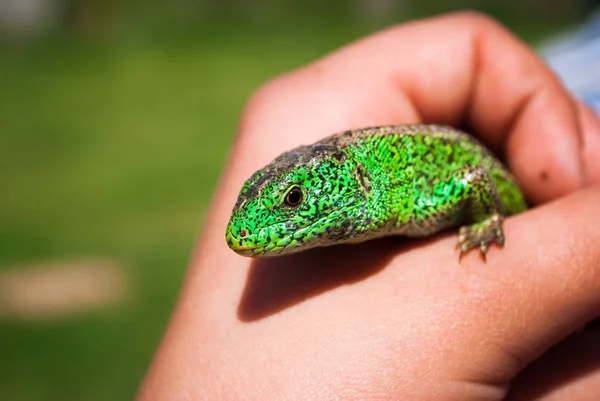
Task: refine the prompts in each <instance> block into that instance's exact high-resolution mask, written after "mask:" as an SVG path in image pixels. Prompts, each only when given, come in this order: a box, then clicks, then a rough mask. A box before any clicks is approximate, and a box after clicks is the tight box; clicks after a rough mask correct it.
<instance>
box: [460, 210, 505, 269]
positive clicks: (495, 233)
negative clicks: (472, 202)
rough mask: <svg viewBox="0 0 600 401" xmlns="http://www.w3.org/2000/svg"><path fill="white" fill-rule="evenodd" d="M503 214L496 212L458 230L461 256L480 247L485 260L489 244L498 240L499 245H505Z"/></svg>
mask: <svg viewBox="0 0 600 401" xmlns="http://www.w3.org/2000/svg"><path fill="white" fill-rule="evenodd" d="M503 220H504V219H503V218H502V216H500V215H498V214H494V215H492V216H491V217H489V218H487V219H485V220H483V221H480V222H477V223H475V224H472V225H470V226H462V227H461V228H460V230H459V232H458V244H457V246H459V247H460V256H459V258H458V260H459V261H460V259H461V258H462V256H463V254H465V253H466V252H467V251H469V250H470V249H473V248H475V247H479V250H480V251H481V256H482V257H483V260H484V261H485V260H486V258H485V253H486V252H487V248H488V245H489V244H491V243H492V242H494V241H495V242H496V243H497V244H498V245H500V246H502V245H504V232H503V230H502V222H503Z"/></svg>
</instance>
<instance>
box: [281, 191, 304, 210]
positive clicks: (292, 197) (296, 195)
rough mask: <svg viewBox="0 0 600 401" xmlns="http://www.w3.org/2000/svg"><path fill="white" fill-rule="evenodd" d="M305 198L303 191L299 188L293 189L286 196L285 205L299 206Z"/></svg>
mask: <svg viewBox="0 0 600 401" xmlns="http://www.w3.org/2000/svg"><path fill="white" fill-rule="evenodd" d="M303 198H304V196H303V195H302V191H301V190H300V188H298V187H292V189H290V190H289V191H288V193H287V195H285V204H286V205H288V206H298V205H299V204H300V203H302V199H303Z"/></svg>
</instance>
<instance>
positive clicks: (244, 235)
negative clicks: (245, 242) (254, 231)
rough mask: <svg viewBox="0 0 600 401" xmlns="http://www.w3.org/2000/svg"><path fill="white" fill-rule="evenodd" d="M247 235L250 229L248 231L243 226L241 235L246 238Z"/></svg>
mask: <svg viewBox="0 0 600 401" xmlns="http://www.w3.org/2000/svg"><path fill="white" fill-rule="evenodd" d="M246 235H248V231H246V229H245V228H242V229H241V230H240V237H241V238H245V237H246Z"/></svg>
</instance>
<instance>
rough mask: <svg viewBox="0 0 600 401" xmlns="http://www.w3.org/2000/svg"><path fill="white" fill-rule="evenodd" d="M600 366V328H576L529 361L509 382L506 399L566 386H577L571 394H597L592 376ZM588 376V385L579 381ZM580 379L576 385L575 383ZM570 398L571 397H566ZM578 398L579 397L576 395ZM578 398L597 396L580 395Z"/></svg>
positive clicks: (532, 396)
mask: <svg viewBox="0 0 600 401" xmlns="http://www.w3.org/2000/svg"><path fill="white" fill-rule="evenodd" d="M598 369H600V330H598V328H597V327H592V328H590V329H588V328H586V329H584V330H583V331H579V332H577V333H575V334H573V335H571V336H570V337H568V338H567V339H565V340H563V341H562V342H561V343H559V344H558V345H556V346H554V347H553V348H551V349H550V350H548V351H547V352H546V353H545V354H544V355H542V356H541V357H540V358H539V359H537V360H536V361H534V362H533V363H532V364H531V365H529V366H528V367H527V368H526V369H525V370H524V371H523V372H521V373H520V374H519V375H518V376H517V377H516V378H515V379H514V380H513V381H512V383H511V390H510V392H509V393H508V396H507V398H506V399H507V400H510V401H521V400H537V399H542V398H544V399H545V397H546V396H549V398H552V399H554V397H552V394H553V393H555V392H556V393H560V391H561V390H564V389H565V388H568V387H573V388H577V387H579V392H575V393H574V394H587V395H589V396H590V397H592V395H593V394H596V395H597V394H598V391H599V390H600V389H599V388H598V380H597V379H596V380H594V379H593V377H592V376H593V375H594V374H595V372H597V371H598ZM586 380H587V382H588V384H589V386H590V387H589V388H586V389H585V393H582V391H583V390H584V389H583V387H582V383H585V381H586ZM578 383H579V385H578ZM566 399H570V398H566ZM577 399H580V398H577ZM581 399H597V398H596V397H592V398H585V397H583V398H581Z"/></svg>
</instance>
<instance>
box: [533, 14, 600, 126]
mask: <svg viewBox="0 0 600 401" xmlns="http://www.w3.org/2000/svg"><path fill="white" fill-rule="evenodd" d="M540 52H541V54H542V56H543V57H544V58H545V59H546V61H547V62H548V64H549V65H550V67H551V68H552V69H553V70H554V71H555V72H556V73H557V74H558V76H559V77H560V78H561V79H562V81H563V82H564V84H565V85H566V86H567V88H568V89H569V90H570V91H571V92H573V93H574V94H575V95H576V96H578V97H579V98H581V99H582V100H583V101H585V102H586V103H588V104H589V105H590V106H592V108H593V109H594V110H595V111H596V114H598V115H600V10H598V11H596V12H595V13H594V14H593V15H592V16H591V18H589V19H588V20H587V22H585V23H584V24H583V25H582V26H580V27H578V28H576V29H575V30H573V31H570V32H567V33H565V34H562V35H560V36H558V37H556V38H554V39H551V40H550V41H548V42H546V43H545V44H544V45H542V46H541V48H540Z"/></svg>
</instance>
